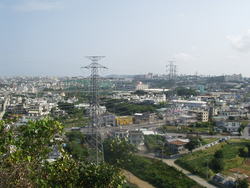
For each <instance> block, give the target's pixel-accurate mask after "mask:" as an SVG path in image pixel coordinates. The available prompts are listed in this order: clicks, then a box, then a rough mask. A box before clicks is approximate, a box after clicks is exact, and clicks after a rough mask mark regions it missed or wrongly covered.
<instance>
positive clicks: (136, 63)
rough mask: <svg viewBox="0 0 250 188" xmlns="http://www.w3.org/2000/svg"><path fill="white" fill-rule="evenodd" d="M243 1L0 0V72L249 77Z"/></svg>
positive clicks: (248, 27)
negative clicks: (94, 62)
mask: <svg viewBox="0 0 250 188" xmlns="http://www.w3.org/2000/svg"><path fill="white" fill-rule="evenodd" d="M249 10H250V1H249V0H0V76H16V75H18V76H24V75H27V76H79V75H88V74H89V73H88V71H87V70H84V69H81V67H83V66H86V65H88V64H89V63H90V62H89V60H88V59H86V58H85V56H90V55H102V56H106V57H105V58H104V59H102V60H101V61H100V63H101V64H102V65H104V66H106V67H108V70H103V71H101V74H104V75H107V74H145V73H148V72H151V73H155V74H165V73H166V64H168V61H170V60H174V61H175V64H176V65H177V71H178V73H179V74H195V73H198V74H202V75H222V74H233V73H236V74H239V73H242V74H243V76H250V11H249Z"/></svg>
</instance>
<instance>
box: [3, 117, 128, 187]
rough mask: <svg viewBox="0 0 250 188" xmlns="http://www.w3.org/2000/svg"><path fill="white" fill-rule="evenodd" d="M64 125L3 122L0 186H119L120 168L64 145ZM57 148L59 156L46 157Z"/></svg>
mask: <svg viewBox="0 0 250 188" xmlns="http://www.w3.org/2000/svg"><path fill="white" fill-rule="evenodd" d="M62 135H63V126H62V124H60V123H59V122H57V121H53V120H50V119H44V120H39V121H30V122H28V123H27V124H26V125H23V126H21V127H18V128H12V129H8V127H7V126H6V125H5V123H4V122H3V121H1V122H0V179H1V181H0V187H7V188H8V187H31V188H32V187H55V186H56V187H58V188H63V187H69V188H71V187H72V188H73V187H88V188H99V187H101V188H102V187H103V188H104V187H105V188H106V187H107V188H117V187H119V186H121V185H122V184H123V183H124V177H123V176H122V174H121V171H120V170H119V169H118V168H116V167H113V166H111V165H108V164H92V163H87V162H82V161H79V160H76V159H74V158H72V157H70V155H69V154H68V153H67V152H66V151H64V149H63V147H62V143H63V140H62V139H60V138H61V137H62ZM54 149H56V150H57V151H58V152H59V154H60V156H59V158H58V159H57V160H55V161H54V162H49V161H48V160H47V159H48V157H49V155H50V153H51V151H52V150H54Z"/></svg>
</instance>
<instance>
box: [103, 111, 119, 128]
mask: <svg viewBox="0 0 250 188" xmlns="http://www.w3.org/2000/svg"><path fill="white" fill-rule="evenodd" d="M100 125H101V126H116V118H115V115H114V114H111V113H104V114H102V115H101V116H100Z"/></svg>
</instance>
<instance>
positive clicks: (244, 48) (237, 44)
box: [227, 29, 250, 52]
mask: <svg viewBox="0 0 250 188" xmlns="http://www.w3.org/2000/svg"><path fill="white" fill-rule="evenodd" d="M227 39H228V40H229V41H230V42H231V45H232V47H233V48H234V49H236V50H238V51H240V52H249V51H250V29H249V30H248V31H247V32H246V33H245V34H242V35H234V36H232V35H230V36H227Z"/></svg>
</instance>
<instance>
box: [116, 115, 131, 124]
mask: <svg viewBox="0 0 250 188" xmlns="http://www.w3.org/2000/svg"><path fill="white" fill-rule="evenodd" d="M115 120H116V125H118V126H119V125H131V124H133V116H116V118H115Z"/></svg>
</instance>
